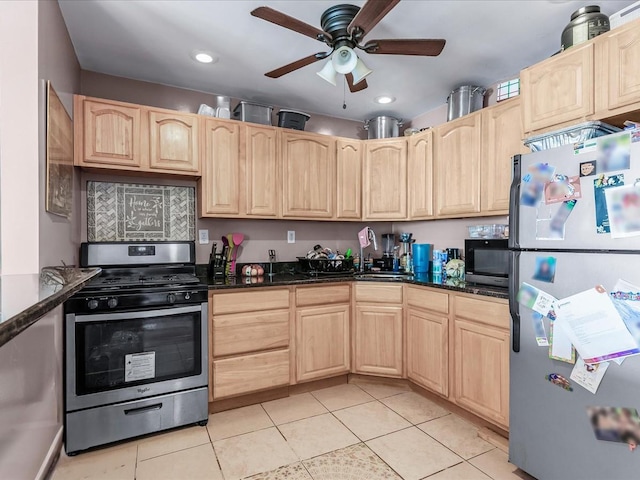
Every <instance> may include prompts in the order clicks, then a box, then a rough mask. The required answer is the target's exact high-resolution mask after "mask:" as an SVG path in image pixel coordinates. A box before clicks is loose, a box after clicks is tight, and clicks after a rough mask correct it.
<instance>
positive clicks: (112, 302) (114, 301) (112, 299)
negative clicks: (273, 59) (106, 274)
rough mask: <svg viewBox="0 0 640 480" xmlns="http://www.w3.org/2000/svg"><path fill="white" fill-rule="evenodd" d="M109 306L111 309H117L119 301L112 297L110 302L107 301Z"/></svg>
mask: <svg viewBox="0 0 640 480" xmlns="http://www.w3.org/2000/svg"><path fill="white" fill-rule="evenodd" d="M107 305H108V306H109V308H116V307H117V306H118V299H117V298H114V297H111V298H110V299H109V300H107Z"/></svg>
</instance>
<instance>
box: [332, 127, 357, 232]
mask: <svg viewBox="0 0 640 480" xmlns="http://www.w3.org/2000/svg"><path fill="white" fill-rule="evenodd" d="M336 145H337V152H338V153H337V159H336V160H337V177H336V181H337V183H336V217H337V218H344V219H353V220H360V219H361V218H362V142H360V141H359V140H348V139H338V140H337V142H336Z"/></svg>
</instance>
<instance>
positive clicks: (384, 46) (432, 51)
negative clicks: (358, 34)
mask: <svg viewBox="0 0 640 480" xmlns="http://www.w3.org/2000/svg"><path fill="white" fill-rule="evenodd" d="M445 43H447V41H446V40H442V39H437V40H436V39H432V40H426V39H416V40H411V39H407V40H403V39H391V40H371V41H368V42H367V44H366V45H365V46H364V51H365V52H367V53H373V54H382V55H421V56H425V57H437V56H438V55H440V52H442V49H443V48H444V45H445Z"/></svg>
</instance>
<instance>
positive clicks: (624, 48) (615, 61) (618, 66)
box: [606, 20, 640, 110]
mask: <svg viewBox="0 0 640 480" xmlns="http://www.w3.org/2000/svg"><path fill="white" fill-rule="evenodd" d="M606 56H607V59H606V61H607V64H606V74H607V75H608V77H609V105H608V107H609V109H610V110H612V109H614V108H618V107H624V106H627V105H632V104H634V103H639V104H640V74H639V73H638V65H640V29H639V23H638V21H637V20H636V21H634V22H633V23H632V24H631V25H629V26H625V27H624V28H621V29H619V30H618V29H616V30H614V31H612V32H611V33H609V34H607V38H606Z"/></svg>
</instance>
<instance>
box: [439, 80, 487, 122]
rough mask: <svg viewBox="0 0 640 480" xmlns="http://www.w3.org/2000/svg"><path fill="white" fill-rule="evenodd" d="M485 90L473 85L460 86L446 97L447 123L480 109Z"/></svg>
mask: <svg viewBox="0 0 640 480" xmlns="http://www.w3.org/2000/svg"><path fill="white" fill-rule="evenodd" d="M486 91H487V90H486V89H485V88H483V87H478V86H474V85H462V86H461V87H458V88H456V89H455V90H454V91H452V92H451V93H450V94H449V96H448V97H447V104H448V109H447V122H449V121H451V120H453V119H455V118H459V117H462V116H464V115H467V114H468V113H471V112H475V111H476V110H480V109H481V108H482V104H483V101H484V94H485V93H486Z"/></svg>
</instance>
